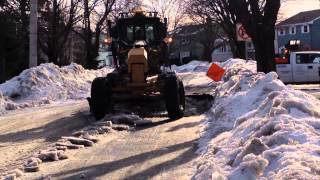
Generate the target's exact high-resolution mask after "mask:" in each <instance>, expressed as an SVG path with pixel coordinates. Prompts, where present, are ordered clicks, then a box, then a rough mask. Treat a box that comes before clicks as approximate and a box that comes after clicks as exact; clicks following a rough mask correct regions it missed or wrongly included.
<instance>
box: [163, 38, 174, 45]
mask: <svg viewBox="0 0 320 180" xmlns="http://www.w3.org/2000/svg"><path fill="white" fill-rule="evenodd" d="M164 42H165V43H167V44H171V43H172V42H173V39H172V37H166V38H164Z"/></svg>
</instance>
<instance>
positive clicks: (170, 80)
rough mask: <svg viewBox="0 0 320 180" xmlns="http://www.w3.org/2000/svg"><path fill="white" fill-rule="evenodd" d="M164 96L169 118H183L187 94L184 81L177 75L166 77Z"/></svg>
mask: <svg viewBox="0 0 320 180" xmlns="http://www.w3.org/2000/svg"><path fill="white" fill-rule="evenodd" d="M164 98H165V103H166V108H167V111H168V116H169V118H170V119H172V120H176V119H180V118H182V117H183V113H184V110H185V94H184V87H183V83H182V81H181V80H178V79H177V77H176V76H169V77H167V78H166V81H165V87H164Z"/></svg>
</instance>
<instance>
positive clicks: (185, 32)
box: [171, 24, 204, 36]
mask: <svg viewBox="0 0 320 180" xmlns="http://www.w3.org/2000/svg"><path fill="white" fill-rule="evenodd" d="M203 26H204V25H201V24H196V25H185V26H180V27H178V28H176V29H175V30H174V31H172V32H171V33H176V34H178V36H190V35H196V34H198V33H199V32H201V31H203Z"/></svg>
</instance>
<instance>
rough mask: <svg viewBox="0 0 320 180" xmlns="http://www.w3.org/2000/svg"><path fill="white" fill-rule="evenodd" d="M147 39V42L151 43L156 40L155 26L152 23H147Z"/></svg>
mask: <svg viewBox="0 0 320 180" xmlns="http://www.w3.org/2000/svg"><path fill="white" fill-rule="evenodd" d="M145 28H146V41H147V43H151V42H153V41H154V28H153V25H151V24H146V25H145Z"/></svg>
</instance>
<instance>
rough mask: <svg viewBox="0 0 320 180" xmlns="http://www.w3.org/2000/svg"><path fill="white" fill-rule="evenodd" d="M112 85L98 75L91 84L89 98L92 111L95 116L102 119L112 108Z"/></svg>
mask: <svg viewBox="0 0 320 180" xmlns="http://www.w3.org/2000/svg"><path fill="white" fill-rule="evenodd" d="M111 98H112V85H111V82H110V81H109V80H108V79H106V78H104V77H98V78H96V79H94V80H93V82H92V85H91V98H88V101H89V105H90V111H91V113H92V114H93V116H94V117H95V118H96V119H97V120H100V119H102V118H103V117H104V116H105V115H106V114H107V113H109V112H111V110H112V99H111Z"/></svg>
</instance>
